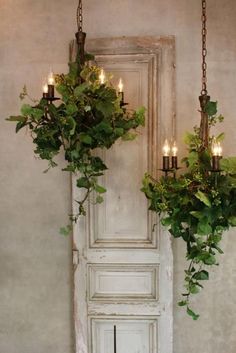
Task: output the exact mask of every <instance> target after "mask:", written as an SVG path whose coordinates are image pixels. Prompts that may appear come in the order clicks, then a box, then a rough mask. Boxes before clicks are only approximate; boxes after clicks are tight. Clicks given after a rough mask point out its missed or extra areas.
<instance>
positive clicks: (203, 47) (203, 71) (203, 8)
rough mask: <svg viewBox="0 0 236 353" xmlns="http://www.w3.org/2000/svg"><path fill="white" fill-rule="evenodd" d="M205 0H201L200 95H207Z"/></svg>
mask: <svg viewBox="0 0 236 353" xmlns="http://www.w3.org/2000/svg"><path fill="white" fill-rule="evenodd" d="M206 21H207V16H206V0H202V90H201V95H207V77H206V74H207V63H206V56H207V48H206V36H207V29H206Z"/></svg>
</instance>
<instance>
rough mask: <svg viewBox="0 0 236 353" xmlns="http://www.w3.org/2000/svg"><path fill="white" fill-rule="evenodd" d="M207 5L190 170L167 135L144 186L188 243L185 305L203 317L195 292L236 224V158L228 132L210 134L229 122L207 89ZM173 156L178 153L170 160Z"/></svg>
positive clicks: (164, 220) (188, 158)
mask: <svg viewBox="0 0 236 353" xmlns="http://www.w3.org/2000/svg"><path fill="white" fill-rule="evenodd" d="M201 4H202V17H201V19H202V89H201V94H200V97H199V101H200V108H201V110H200V114H201V121H200V126H199V127H198V126H195V127H194V131H193V133H187V134H186V136H185V142H186V144H187V146H188V155H187V156H186V157H185V158H183V159H182V162H183V163H185V168H186V171H185V172H184V173H182V174H180V175H178V170H179V167H178V161H177V146H176V143H175V142H174V144H173V145H172V146H170V144H169V142H168V140H165V142H164V146H163V158H162V168H161V171H162V172H163V173H164V175H163V176H162V177H161V178H160V180H155V179H154V178H153V177H152V176H151V175H148V174H146V175H145V177H144V179H143V188H142V191H143V192H144V193H145V195H146V197H147V198H148V200H149V202H150V207H149V209H150V210H152V211H154V212H156V213H157V214H159V215H160V217H161V224H162V225H163V226H164V227H166V228H167V229H168V230H169V232H170V233H171V235H173V237H174V238H181V239H182V240H183V241H184V242H185V243H186V260H187V261H188V264H189V266H188V268H187V269H186V270H185V277H184V281H185V285H184V287H185V290H184V292H183V294H182V297H183V298H182V300H181V301H180V302H179V303H178V304H179V306H182V307H185V308H186V311H187V313H188V314H189V315H190V316H191V317H192V318H193V319H194V320H197V319H198V317H199V315H198V314H196V313H195V312H194V311H193V310H192V309H191V308H190V299H191V296H192V295H194V294H197V293H198V292H199V291H200V290H201V289H202V288H203V283H204V281H206V280H208V279H209V269H210V266H214V265H218V257H217V254H222V253H223V251H222V249H221V248H220V241H221V239H222V235H223V233H224V232H225V231H226V230H228V229H229V228H230V227H231V226H232V227H234V226H236V157H228V158H222V147H221V141H222V139H223V137H224V134H223V133H221V134H219V135H218V136H214V135H211V134H210V129H211V128H212V127H214V126H215V125H216V124H217V123H219V122H222V121H223V117H222V115H217V102H214V101H211V100H210V96H209V95H208V92H207V63H206V57H207V47H206V36H207V28H206V22H207V16H206V0H201ZM170 155H172V157H171V160H170Z"/></svg>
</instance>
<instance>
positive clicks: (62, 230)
mask: <svg viewBox="0 0 236 353" xmlns="http://www.w3.org/2000/svg"><path fill="white" fill-rule="evenodd" d="M71 231H72V226H71V225H70V224H69V225H67V226H66V227H61V228H60V231H59V232H60V234H61V235H64V236H68V235H69V234H70V233H71Z"/></svg>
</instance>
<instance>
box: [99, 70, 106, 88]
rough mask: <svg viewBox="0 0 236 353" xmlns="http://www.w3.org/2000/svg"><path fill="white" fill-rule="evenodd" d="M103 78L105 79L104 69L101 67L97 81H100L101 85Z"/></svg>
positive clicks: (103, 81)
mask: <svg viewBox="0 0 236 353" xmlns="http://www.w3.org/2000/svg"><path fill="white" fill-rule="evenodd" d="M105 79H106V75H105V71H104V70H103V69H101V72H100V75H99V81H100V83H101V85H103V84H104V83H105Z"/></svg>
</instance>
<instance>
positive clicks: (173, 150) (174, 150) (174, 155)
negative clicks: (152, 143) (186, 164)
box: [172, 142, 178, 157]
mask: <svg viewBox="0 0 236 353" xmlns="http://www.w3.org/2000/svg"><path fill="white" fill-rule="evenodd" d="M177 152H178V147H177V145H176V142H174V143H173V146H172V155H173V157H176V156H177Z"/></svg>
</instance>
